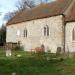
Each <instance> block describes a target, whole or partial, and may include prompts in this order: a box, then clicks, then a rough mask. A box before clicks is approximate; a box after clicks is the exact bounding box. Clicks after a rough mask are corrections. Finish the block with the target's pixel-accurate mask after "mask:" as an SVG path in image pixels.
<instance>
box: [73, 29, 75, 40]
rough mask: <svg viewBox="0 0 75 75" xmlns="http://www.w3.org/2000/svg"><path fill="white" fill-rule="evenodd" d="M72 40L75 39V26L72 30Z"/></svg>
mask: <svg viewBox="0 0 75 75" xmlns="http://www.w3.org/2000/svg"><path fill="white" fill-rule="evenodd" d="M72 40H75V28H73V31H72Z"/></svg>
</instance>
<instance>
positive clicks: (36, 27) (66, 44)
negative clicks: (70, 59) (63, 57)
mask: <svg viewBox="0 0 75 75" xmlns="http://www.w3.org/2000/svg"><path fill="white" fill-rule="evenodd" d="M6 28H7V33H6V42H7V43H8V42H12V43H18V42H20V45H21V46H23V47H24V50H25V51H31V49H34V48H36V47H41V45H43V46H44V48H45V51H48V50H50V51H51V52H52V53H56V51H57V49H61V51H62V52H68V51H69V52H75V0H56V1H53V2H51V3H47V4H41V5H38V6H36V7H34V8H32V9H28V10H23V11H20V12H18V13H17V14H16V15H15V16H14V17H13V18H12V19H11V20H9V21H8V23H7V26H6Z"/></svg>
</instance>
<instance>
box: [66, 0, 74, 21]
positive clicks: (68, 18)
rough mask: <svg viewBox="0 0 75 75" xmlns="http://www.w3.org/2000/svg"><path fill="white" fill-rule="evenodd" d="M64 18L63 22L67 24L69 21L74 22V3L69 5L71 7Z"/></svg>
mask: <svg viewBox="0 0 75 75" xmlns="http://www.w3.org/2000/svg"><path fill="white" fill-rule="evenodd" d="M65 17H66V18H65V20H66V21H67V22H69V21H75V1H74V2H73V4H72V5H71V7H70V9H69V10H68V12H67V13H66V14H65Z"/></svg>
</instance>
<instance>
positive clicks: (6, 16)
mask: <svg viewBox="0 0 75 75" xmlns="http://www.w3.org/2000/svg"><path fill="white" fill-rule="evenodd" d="M15 14H16V13H15V12H8V13H6V14H5V15H4V18H3V20H4V21H8V20H10V19H11V18H12V17H13V16H15Z"/></svg>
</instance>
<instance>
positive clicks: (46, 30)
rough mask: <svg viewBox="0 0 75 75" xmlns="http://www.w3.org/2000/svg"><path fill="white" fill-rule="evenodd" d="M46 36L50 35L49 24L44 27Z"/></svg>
mask: <svg viewBox="0 0 75 75" xmlns="http://www.w3.org/2000/svg"><path fill="white" fill-rule="evenodd" d="M44 36H49V27H48V26H47V25H46V26H45V27H44Z"/></svg>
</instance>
